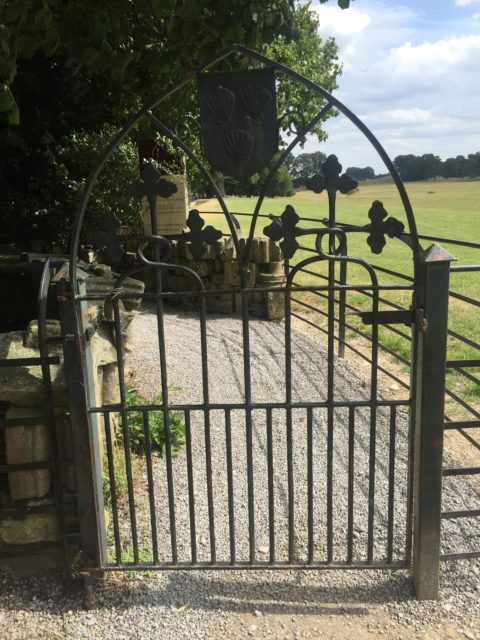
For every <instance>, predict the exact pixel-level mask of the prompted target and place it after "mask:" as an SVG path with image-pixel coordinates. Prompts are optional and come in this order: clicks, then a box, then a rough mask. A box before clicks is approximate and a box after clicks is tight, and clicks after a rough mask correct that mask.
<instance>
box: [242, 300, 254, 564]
mask: <svg viewBox="0 0 480 640" xmlns="http://www.w3.org/2000/svg"><path fill="white" fill-rule="evenodd" d="M242 326H243V370H244V383H245V428H246V446H247V483H248V536H249V555H250V563H254V562H255V501H254V500H255V498H254V496H255V490H254V475H253V438H252V409H251V404H252V387H251V377H250V329H249V318H248V293H247V292H245V291H243V290H242Z"/></svg>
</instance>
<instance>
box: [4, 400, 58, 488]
mask: <svg viewBox="0 0 480 640" xmlns="http://www.w3.org/2000/svg"><path fill="white" fill-rule="evenodd" d="M42 415H44V414H43V412H42V411H40V410H39V409H22V408H18V407H12V408H11V409H9V410H8V411H7V414H6V417H7V419H19V418H31V417H32V418H34V417H41V416H42ZM5 448H6V459H7V464H23V463H27V462H45V461H47V460H48V459H49V437H48V429H47V425H46V424H38V425H25V426H20V427H8V428H7V429H5ZM50 484H51V475H50V471H49V470H48V469H35V470H33V471H12V472H11V473H9V474H8V485H9V488H10V496H11V498H12V500H26V499H28V498H43V496H45V495H46V494H47V493H48V491H49V490H50Z"/></svg>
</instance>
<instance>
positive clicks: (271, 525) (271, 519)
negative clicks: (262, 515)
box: [267, 408, 275, 564]
mask: <svg viewBox="0 0 480 640" xmlns="http://www.w3.org/2000/svg"><path fill="white" fill-rule="evenodd" d="M267 464H268V532H269V546H270V564H274V563H275V494H274V484H273V433H272V410H271V409H270V408H269V409H267Z"/></svg>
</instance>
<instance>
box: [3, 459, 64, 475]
mask: <svg viewBox="0 0 480 640" xmlns="http://www.w3.org/2000/svg"><path fill="white" fill-rule="evenodd" d="M51 466H52V463H51V462H50V461H45V462H22V463H19V464H0V473H12V472H14V471H37V470H38V469H49V468H50V467H51Z"/></svg>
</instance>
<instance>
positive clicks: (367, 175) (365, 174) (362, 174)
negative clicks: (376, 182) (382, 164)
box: [347, 167, 375, 180]
mask: <svg viewBox="0 0 480 640" xmlns="http://www.w3.org/2000/svg"><path fill="white" fill-rule="evenodd" d="M347 173H348V174H349V175H351V176H352V178H355V180H373V178H375V171H374V170H373V169H372V167H364V168H361V167H348V168H347Z"/></svg>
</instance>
